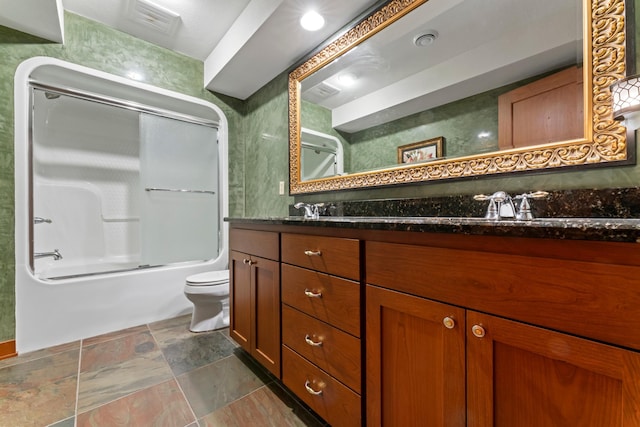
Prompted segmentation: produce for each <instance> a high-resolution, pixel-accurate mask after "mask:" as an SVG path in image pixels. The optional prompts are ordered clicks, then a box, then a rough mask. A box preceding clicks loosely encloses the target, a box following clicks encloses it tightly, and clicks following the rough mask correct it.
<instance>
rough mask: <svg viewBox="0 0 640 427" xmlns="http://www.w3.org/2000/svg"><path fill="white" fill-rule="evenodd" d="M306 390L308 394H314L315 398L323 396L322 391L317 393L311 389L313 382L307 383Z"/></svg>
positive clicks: (305, 384)
mask: <svg viewBox="0 0 640 427" xmlns="http://www.w3.org/2000/svg"><path fill="white" fill-rule="evenodd" d="M304 388H306V389H307V393H309V394H312V395H314V396H320V395H321V394H322V390H318V391H316V390H314V389H313V388H311V382H309V380H307V381H305V383H304Z"/></svg>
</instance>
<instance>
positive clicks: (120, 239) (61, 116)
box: [16, 58, 228, 351]
mask: <svg viewBox="0 0 640 427" xmlns="http://www.w3.org/2000/svg"><path fill="white" fill-rule="evenodd" d="M226 153H227V149H226V119H225V118H224V115H223V114H222V112H221V111H220V110H219V109H218V108H217V107H215V106H214V105H213V104H209V103H206V102H204V101H202V100H199V99H196V98H191V97H187V96H184V95H180V94H176V93H173V92H169V91H166V90H162V89H158V88H154V87H152V86H148V85H144V84H141V83H136V82H133V81H129V80H125V79H122V78H118V77H115V76H111V75H108V74H105V73H101V72H98V71H95V70H90V69H87V68H84V67H80V66H77V65H74V64H68V63H64V62H62V61H58V60H54V59H52V58H33V59H31V60H27V61H26V62H25V63H23V64H22V65H21V66H20V67H19V68H18V71H17V72H16V324H17V325H16V340H17V347H18V351H28V350H33V349H36V348H42V347H46V346H50V345H55V344H59V343H62V342H67V341H70V340H72V339H78V338H83V337H87V336H92V335H97V334H100V333H104V332H109V331H111V330H116V329H121V328H123V327H127V326H133V325H138V324H141V323H147V322H149V321H154V320H160V319H163V318H168V317H172V316H175V315H177V314H181V313H186V312H188V311H189V310H190V309H191V305H190V303H189V302H188V300H187V299H186V298H185V297H184V295H183V287H184V283H185V278H186V277H187V276H188V275H190V274H195V273H198V272H202V271H206V270H216V269H217V270H220V269H225V268H226V264H227V256H228V255H227V249H226V238H227V231H226V230H227V229H226V224H225V223H224V222H223V217H224V216H225V215H226V212H227V200H228V198H227V194H226V192H227V184H226V183H227V154H226ZM46 313H53V315H47V314H46Z"/></svg>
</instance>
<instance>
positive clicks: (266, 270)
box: [251, 257, 280, 378]
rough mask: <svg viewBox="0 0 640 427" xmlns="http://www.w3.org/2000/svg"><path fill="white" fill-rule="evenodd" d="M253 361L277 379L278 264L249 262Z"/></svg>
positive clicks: (278, 360) (257, 261)
mask: <svg viewBox="0 0 640 427" xmlns="http://www.w3.org/2000/svg"><path fill="white" fill-rule="evenodd" d="M251 279H252V295H251V300H252V306H253V313H254V316H255V319H254V320H253V321H252V326H253V331H254V333H253V335H252V336H251V338H252V342H251V347H252V352H251V354H252V355H253V357H255V358H256V360H258V362H260V363H262V365H264V366H265V367H266V368H267V369H269V370H270V371H271V372H272V373H273V374H274V375H275V376H277V377H278V378H280V264H279V263H278V262H275V261H271V260H268V259H265V258H257V257H252V258H251Z"/></svg>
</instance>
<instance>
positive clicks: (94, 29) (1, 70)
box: [0, 13, 244, 342]
mask: <svg viewBox="0 0 640 427" xmlns="http://www.w3.org/2000/svg"><path fill="white" fill-rule="evenodd" d="M34 56H50V57H55V58H59V59H62V60H66V61H69V62H73V63H76V64H80V65H84V66H87V67H91V68H94V69H98V70H102V71H105V72H108V73H111V74H116V75H119V76H126V73H127V72H129V71H136V72H138V73H140V74H142V75H143V76H144V77H143V80H144V82H146V83H150V84H153V85H155V86H159V87H162V88H165V89H169V90H173V91H176V92H180V93H184V94H187V95H191V96H195V97H198V98H202V99H205V100H207V101H210V102H212V103H214V104H216V105H218V106H219V107H220V108H221V109H222V110H223V111H224V113H225V115H226V116H227V119H228V121H229V157H230V172H229V173H230V177H229V181H230V197H229V198H230V206H229V209H230V213H231V215H233V216H239V215H242V214H243V212H244V193H243V188H244V166H243V156H244V153H243V152H242V144H240V143H239V141H241V139H242V137H243V135H244V129H243V123H244V122H243V120H244V117H243V114H244V111H243V109H244V103H243V102H241V101H239V100H236V99H233V98H228V97H222V96H220V97H218V96H215V95H214V94H212V93H211V92H208V91H207V90H205V89H204V88H203V71H204V65H203V63H202V61H198V60H195V59H191V58H188V57H186V56H184V55H180V54H177V53H175V52H172V51H169V50H166V49H163V48H160V47H158V46H155V45H152V44H150V43H147V42H144V41H142V40H139V39H136V38H134V37H131V36H129V35H127V34H125V33H122V32H119V31H116V30H113V29H111V28H108V27H106V26H104V25H101V24H98V23H96V22H94V21H90V20H87V19H85V18H82V17H80V16H77V15H73V14H69V13H67V14H65V44H64V45H60V44H55V43H50V42H47V41H45V40H41V39H39V38H36V37H33V36H30V35H27V34H24V33H20V32H18V31H14V30H11V29H8V28H5V27H0V58H2V60H0V99H2V102H1V103H0V342H2V341H6V340H10V339H13V338H14V337H15V316H14V312H15V294H14V287H15V283H14V276H15V261H14V221H13V219H14V178H13V175H14V167H13V160H14V159H13V77H14V73H15V70H16V68H17V66H18V65H19V64H20V63H21V62H22V61H24V60H25V59H28V58H31V57H34Z"/></svg>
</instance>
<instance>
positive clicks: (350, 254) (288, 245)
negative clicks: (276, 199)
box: [282, 233, 360, 280]
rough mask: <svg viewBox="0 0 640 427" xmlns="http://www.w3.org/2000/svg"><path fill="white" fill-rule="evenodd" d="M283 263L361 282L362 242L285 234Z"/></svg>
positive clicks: (283, 235)
mask: <svg viewBox="0 0 640 427" xmlns="http://www.w3.org/2000/svg"><path fill="white" fill-rule="evenodd" d="M282 262H285V263H287V264H293V265H297V266H300V267H304V268H309V269H311V270H316V271H321V272H323V273H329V274H335V275H336V276H341V277H346V278H348V279H353V280H359V279H360V241H359V240H356V239H344V238H340V237H325V236H313V235H306V234H288V233H283V234H282Z"/></svg>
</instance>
